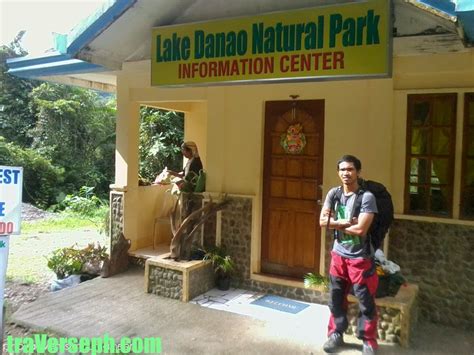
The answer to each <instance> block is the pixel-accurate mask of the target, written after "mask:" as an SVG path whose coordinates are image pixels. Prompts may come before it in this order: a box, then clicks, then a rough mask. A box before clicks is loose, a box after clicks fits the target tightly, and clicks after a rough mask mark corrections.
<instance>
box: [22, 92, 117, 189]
mask: <svg viewBox="0 0 474 355" xmlns="http://www.w3.org/2000/svg"><path fill="white" fill-rule="evenodd" d="M31 98H32V101H31V110H32V112H34V113H35V114H36V117H37V123H36V126H35V127H34V129H32V130H31V131H30V135H31V137H32V138H33V142H32V147H33V148H35V149H36V150H37V151H38V152H39V153H40V154H41V155H42V156H44V157H46V158H48V159H50V160H51V161H52V163H53V164H54V165H57V166H61V167H64V169H65V172H64V186H63V190H64V191H66V192H72V191H78V190H79V189H80V187H81V186H94V187H96V191H97V193H99V194H104V193H107V192H108V186H109V184H110V183H111V182H112V179H113V173H114V154H115V153H114V152H115V103H114V102H109V103H106V102H105V101H104V99H102V98H101V97H100V96H99V95H98V94H97V93H95V92H94V91H91V90H85V89H80V88H76V87H71V86H65V85H55V84H49V83H43V84H41V85H40V86H38V87H37V88H35V89H34V90H33V91H32V93H31Z"/></svg>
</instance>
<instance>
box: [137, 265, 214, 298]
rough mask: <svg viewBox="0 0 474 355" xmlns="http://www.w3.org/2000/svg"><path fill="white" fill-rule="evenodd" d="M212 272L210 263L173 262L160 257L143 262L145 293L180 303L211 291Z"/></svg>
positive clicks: (212, 284)
mask: <svg viewBox="0 0 474 355" xmlns="http://www.w3.org/2000/svg"><path fill="white" fill-rule="evenodd" d="M214 285H215V275H214V270H213V269H212V265H211V263H210V261H205V260H191V261H174V260H172V259H164V258H162V257H154V258H150V259H147V260H146V262H145V291H146V292H148V293H153V294H156V295H158V296H163V297H168V298H172V299H176V300H180V301H182V302H189V301H190V300H191V299H193V298H195V297H197V296H199V295H200V294H203V293H205V292H207V291H208V290H210V289H212V288H213V287H214Z"/></svg>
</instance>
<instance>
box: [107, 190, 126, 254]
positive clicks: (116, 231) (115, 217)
mask: <svg viewBox="0 0 474 355" xmlns="http://www.w3.org/2000/svg"><path fill="white" fill-rule="evenodd" d="M123 199H124V195H123V193H122V192H114V191H111V192H110V221H109V228H110V229H109V234H110V249H109V250H112V246H113V245H115V244H116V243H117V241H118V240H119V237H120V233H123Z"/></svg>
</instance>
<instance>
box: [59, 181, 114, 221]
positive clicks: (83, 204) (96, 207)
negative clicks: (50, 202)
mask: <svg viewBox="0 0 474 355" xmlns="http://www.w3.org/2000/svg"><path fill="white" fill-rule="evenodd" d="M107 207H108V204H107V202H106V201H104V200H102V199H100V198H99V197H97V196H96V195H95V194H94V187H90V186H82V187H81V188H80V189H79V192H78V193H77V195H72V194H70V195H66V197H65V198H64V200H62V201H61V202H60V203H59V204H58V205H56V206H54V210H56V211H57V210H60V211H66V212H73V213H77V214H79V215H81V216H83V217H96V216H97V217H99V218H103V214H104V208H105V209H107ZM107 210H108V209H107Z"/></svg>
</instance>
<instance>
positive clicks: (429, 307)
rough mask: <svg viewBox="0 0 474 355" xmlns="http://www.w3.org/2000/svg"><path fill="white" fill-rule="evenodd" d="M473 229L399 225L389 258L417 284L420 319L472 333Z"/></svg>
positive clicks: (405, 222) (414, 223) (392, 235)
mask: <svg viewBox="0 0 474 355" xmlns="http://www.w3.org/2000/svg"><path fill="white" fill-rule="evenodd" d="M473 251H474V227H472V226H462V225H453V224H445V223H430V222H419V221H408V220H395V221H394V223H393V225H392V227H391V230H390V242H389V255H388V257H389V259H390V260H392V261H394V262H395V263H397V264H398V265H400V267H401V272H402V274H403V276H405V277H406V279H407V280H408V281H409V282H413V283H416V284H418V285H419V287H420V293H419V308H420V318H422V319H424V320H428V321H432V322H436V323H441V324H445V325H449V326H453V327H458V328H461V329H470V330H472V329H474V303H473V299H474V272H473V270H474V257H473Z"/></svg>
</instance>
